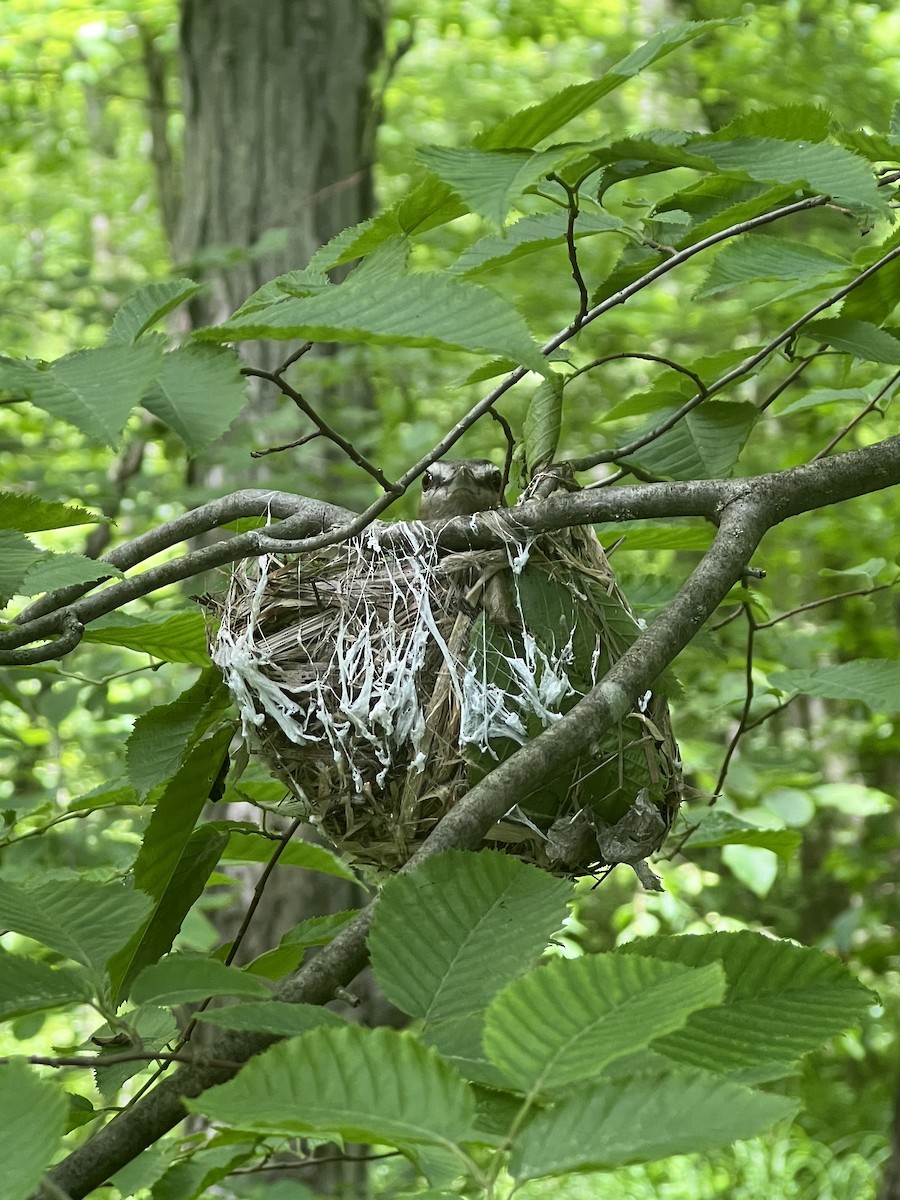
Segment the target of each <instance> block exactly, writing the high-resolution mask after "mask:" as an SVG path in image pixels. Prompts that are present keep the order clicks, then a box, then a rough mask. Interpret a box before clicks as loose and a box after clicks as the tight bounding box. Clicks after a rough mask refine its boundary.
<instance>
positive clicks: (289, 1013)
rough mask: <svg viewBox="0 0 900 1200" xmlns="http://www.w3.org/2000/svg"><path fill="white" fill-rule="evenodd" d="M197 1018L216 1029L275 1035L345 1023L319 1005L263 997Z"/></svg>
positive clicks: (214, 1009) (218, 1009)
mask: <svg viewBox="0 0 900 1200" xmlns="http://www.w3.org/2000/svg"><path fill="white" fill-rule="evenodd" d="M197 1019H198V1020H199V1021H206V1022H207V1023H208V1024H210V1025H216V1026H217V1027H218V1028H219V1029H248V1030H254V1031H255V1032H257V1033H271V1034H272V1035H273V1036H274V1037H297V1036H298V1035H299V1034H301V1033H309V1031H310V1030H311V1029H318V1027H319V1026H320V1025H331V1026H342V1025H346V1021H345V1020H344V1019H343V1017H340V1016H338V1014H337V1013H336V1012H332V1011H331V1009H330V1008H322V1007H321V1005H318V1004H286V1003H285V1002H284V1001H283V1000H263V1001H260V1002H259V1003H257V1004H253V1003H251V1004H230V1005H229V1006H228V1007H227V1008H212V1009H207V1010H206V1011H205V1012H198V1013H197Z"/></svg>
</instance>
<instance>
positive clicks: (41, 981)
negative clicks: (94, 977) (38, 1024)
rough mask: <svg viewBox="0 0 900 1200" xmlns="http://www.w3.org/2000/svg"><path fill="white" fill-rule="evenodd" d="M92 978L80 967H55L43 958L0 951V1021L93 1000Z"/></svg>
mask: <svg viewBox="0 0 900 1200" xmlns="http://www.w3.org/2000/svg"><path fill="white" fill-rule="evenodd" d="M92 995H93V990H92V988H91V981H90V979H89V977H88V976H87V975H86V974H85V972H84V971H82V970H81V969H80V968H77V967H51V966H49V964H47V963H45V962H41V960H40V959H36V958H26V957H25V956H24V955H23V954H10V953H9V952H8V951H6V950H2V949H0V1018H2V1019H3V1020H4V1021H6V1020H9V1019H10V1018H11V1017H20V1016H22V1015H24V1014H25V1013H32V1012H42V1011H43V1010H44V1009H48V1008H58V1007H59V1006H60V1005H61V1004H75V1003H78V1002H81V1001H87V1000H90V999H91V996H92Z"/></svg>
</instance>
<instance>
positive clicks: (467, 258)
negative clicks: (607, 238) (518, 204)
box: [450, 212, 625, 275]
mask: <svg viewBox="0 0 900 1200" xmlns="http://www.w3.org/2000/svg"><path fill="white" fill-rule="evenodd" d="M567 227H568V214H567V213H564V212H551V213H536V214H533V215H532V216H528V217H522V218H521V220H518V221H516V223H515V224H514V225H508V226H507V227H506V228H505V229H504V230H503V231H502V233H499V234H497V233H492V234H489V235H488V236H487V237H483V238H479V239H478V241H477V242H474V243H473V244H472V245H471V246H469V247H468V248H467V249H466V250H464V251H463V253H462V254H461V255H460V256H459V258H458V259H457V260H456V262H455V263H453V264H452V265H451V266H450V272H451V274H453V275H478V274H480V273H481V272H482V271H491V270H493V269H494V268H495V267H498V266H500V265H501V264H502V263H508V262H515V260H516V259H519V258H525V257H526V256H527V255H529V254H537V253H538V251H540V250H546V249H548V248H549V247H551V246H562V245H564V244H565V240H566V229H567ZM624 228H625V223H624V221H622V220H620V219H619V217H613V216H609V215H607V214H606V213H579V214H578V217H577V218H576V221H575V229H574V234H575V240H576V241H579V240H581V239H582V238H586V237H596V236H597V234H600V233H621V232H622V230H623V229H624Z"/></svg>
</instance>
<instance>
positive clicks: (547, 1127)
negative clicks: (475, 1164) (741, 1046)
mask: <svg viewBox="0 0 900 1200" xmlns="http://www.w3.org/2000/svg"><path fill="white" fill-rule="evenodd" d="M796 1110H797V1104H796V1102H795V1101H793V1100H788V1099H786V1098H785V1097H783V1096H770V1095H767V1094H766V1093H764V1092H756V1091H752V1090H751V1089H750V1088H746V1087H741V1086H740V1085H739V1084H736V1083H731V1082H729V1081H727V1080H724V1079H721V1078H716V1077H715V1076H711V1075H707V1074H706V1073H704V1072H702V1071H669V1072H665V1073H660V1074H657V1075H641V1076H638V1077H635V1078H630V1079H620V1080H615V1081H611V1082H608V1083H604V1084H600V1085H599V1086H595V1087H590V1088H581V1089H579V1090H578V1091H576V1092H575V1093H574V1094H573V1095H571V1096H569V1097H567V1098H566V1099H564V1100H562V1101H561V1102H560V1103H559V1104H555V1105H553V1106H552V1107H551V1108H549V1109H547V1110H546V1111H544V1112H541V1113H539V1115H538V1116H537V1117H536V1118H535V1120H533V1121H532V1122H531V1123H530V1124H529V1125H527V1126H526V1127H525V1129H524V1130H523V1131H522V1133H521V1134H520V1135H519V1137H518V1138H517V1139H516V1142H515V1145H514V1147H513V1152H512V1157H511V1161H510V1168H509V1169H510V1172H511V1173H512V1175H513V1177H514V1178H516V1179H519V1180H525V1179H536V1178H539V1177H540V1176H542V1175H562V1174H565V1173H567V1172H569V1171H592V1170H593V1171H597V1170H612V1169H614V1168H616V1167H621V1166H625V1165H626V1164H627V1163H636V1162H652V1161H655V1160H656V1159H660V1158H666V1157H667V1156H668V1155H671V1154H690V1153H700V1152H703V1151H708V1150H713V1149H715V1148H716V1147H718V1146H728V1145H730V1144H731V1143H732V1142H735V1141H738V1140H739V1139H741V1138H749V1137H754V1136H755V1135H756V1134H759V1133H762V1132H763V1131H764V1130H766V1129H768V1128H770V1127H771V1126H772V1125H774V1124H775V1122H776V1121H781V1120H785V1119H787V1118H788V1117H790V1116H792V1115H793V1114H794V1113H795V1112H796Z"/></svg>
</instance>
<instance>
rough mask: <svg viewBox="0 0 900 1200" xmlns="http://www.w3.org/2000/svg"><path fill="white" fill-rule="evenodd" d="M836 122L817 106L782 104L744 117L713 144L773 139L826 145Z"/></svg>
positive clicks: (719, 133)
mask: <svg viewBox="0 0 900 1200" xmlns="http://www.w3.org/2000/svg"><path fill="white" fill-rule="evenodd" d="M833 120H834V118H833V117H832V114H831V113H830V112H829V111H828V109H827V108H821V107H820V106H819V105H817V104H781V105H778V106H776V107H775V108H763V109H756V110H754V111H753V112H746V113H741V114H740V115H739V116H737V117H735V119H734V120H733V121H729V122H728V124H727V125H723V126H722V127H721V128H720V129H717V130H716V132H715V133H714V134H713V135H712V138H711V140H714V141H723V142H727V141H731V140H732V139H733V138H738V137H773V138H778V139H779V140H781V141H787V142H793V141H799V140H803V141H807V142H824V141H826V140H827V139H828V136H829V134H830V132H831V126H832V123H833Z"/></svg>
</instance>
